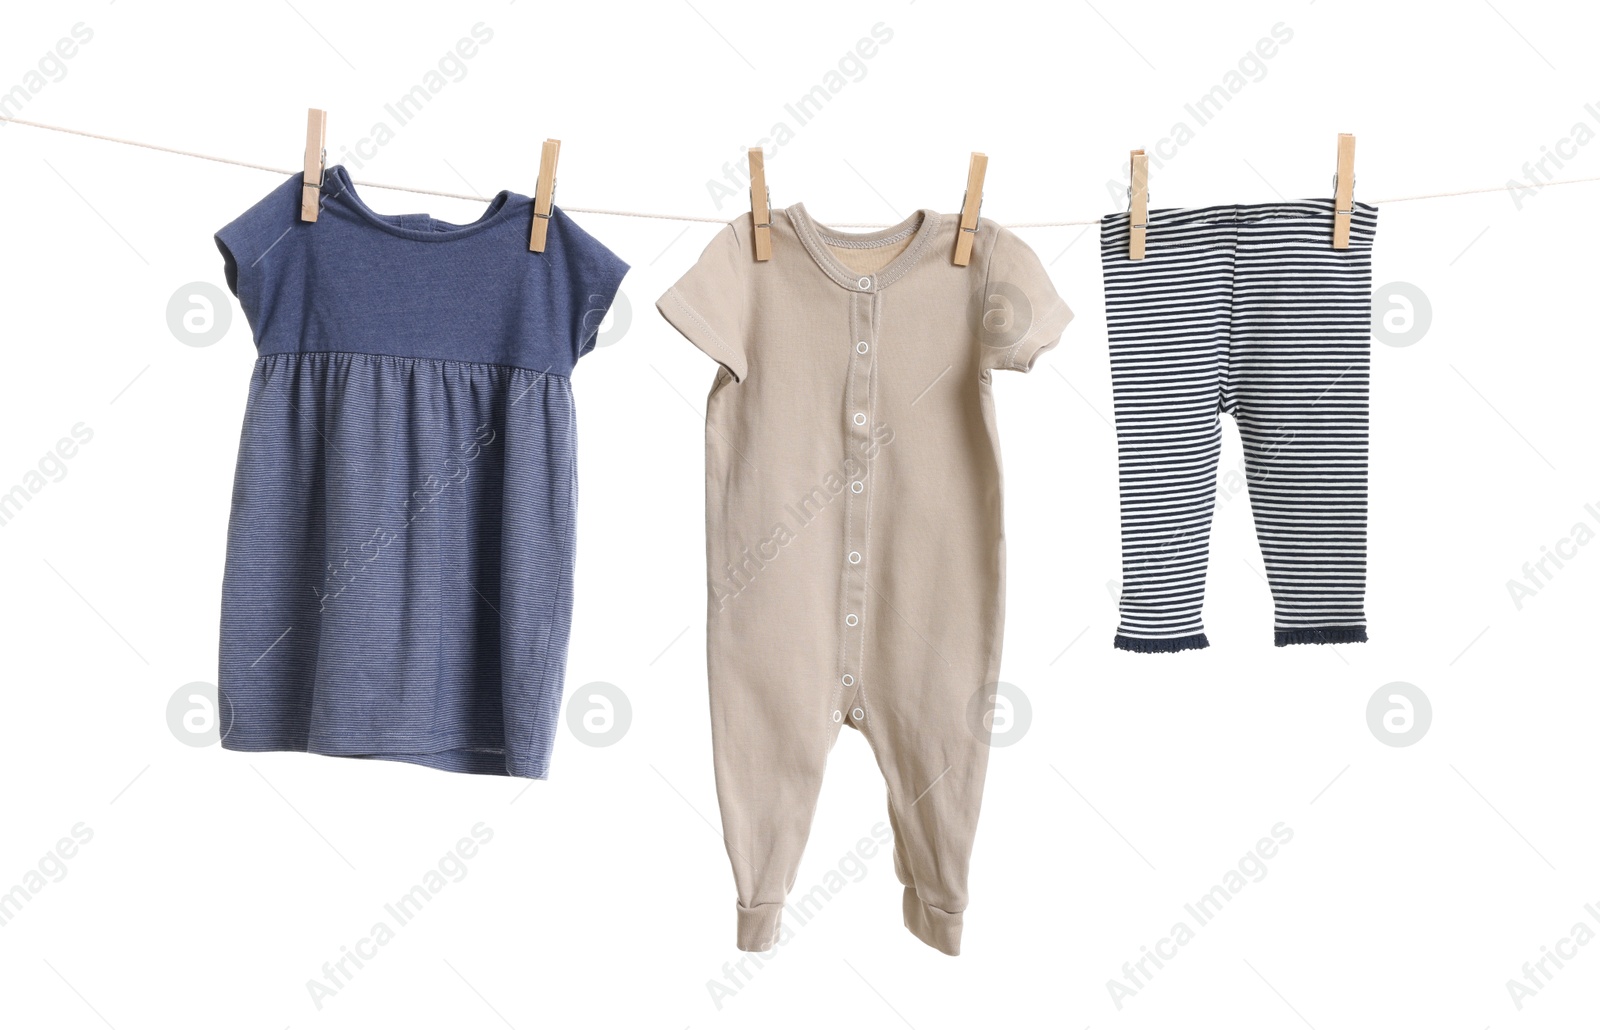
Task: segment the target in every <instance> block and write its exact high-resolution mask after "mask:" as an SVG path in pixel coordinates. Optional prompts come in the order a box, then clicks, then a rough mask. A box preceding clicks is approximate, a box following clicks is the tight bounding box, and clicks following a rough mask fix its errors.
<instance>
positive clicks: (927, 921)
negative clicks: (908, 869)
mask: <svg viewBox="0 0 1600 1030" xmlns="http://www.w3.org/2000/svg"><path fill="white" fill-rule="evenodd" d="M900 907H901V908H902V909H903V910H904V912H905V918H906V929H907V930H910V931H911V932H912V934H914V935H915V936H916V938H917V940H919V941H921V942H922V943H924V944H926V945H928V947H930V948H937V949H938V950H939V951H942V952H944V953H945V954H946V955H959V954H961V913H960V912H946V911H945V910H944V909H942V908H935V907H934V906H932V905H930V904H928V903H927V902H926V901H923V900H922V899H921V898H919V897H917V891H916V888H914V887H907V888H906V893H905V897H904V899H903V900H902V901H901V905H900Z"/></svg>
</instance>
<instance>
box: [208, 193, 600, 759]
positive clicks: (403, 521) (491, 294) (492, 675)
mask: <svg viewBox="0 0 1600 1030" xmlns="http://www.w3.org/2000/svg"><path fill="white" fill-rule="evenodd" d="M321 201H322V206H321V211H320V214H319V217H318V220H317V221H315V222H302V221H300V218H299V214H300V177H299V176H298V175H297V176H295V177H293V178H291V179H290V180H289V181H287V182H285V183H283V185H281V186H279V187H278V188H277V189H275V190H273V191H272V192H271V193H270V194H268V195H267V196H266V197H265V198H263V199H262V200H261V201H260V202H259V203H257V204H256V205H255V206H254V207H252V208H250V210H248V211H246V212H245V213H244V214H243V215H241V216H239V217H238V218H237V219H235V220H234V221H233V222H231V223H230V224H229V225H228V226H226V227H225V228H224V229H222V230H221V231H220V232H218V233H217V235H216V240H217V246H218V248H219V249H220V250H221V251H222V255H223V260H224V268H225V272H226V275H227V281H228V286H229V288H230V289H231V290H233V292H234V294H235V296H237V297H238V298H239V303H240V305H241V307H243V309H244V313H245V317H246V318H247V319H248V321H249V324H250V328H251V330H252V332H253V334H254V338H255V344H256V349H257V351H258V352H259V357H258V359H257V361H256V364H255V370H254V372H253V373H252V375H251V378H250V394H249V400H248V403H247V406H246V409H245V418H244V427H243V432H242V435H241V439H240V443H239V461H238V467H237V472H236V475H235V479H234V488H233V504H232V515H231V519H230V521H229V525H228V550H227V562H226V567H225V571H224V575H223V586H222V633H221V646H220V653H219V672H218V681H217V684H218V693H219V698H220V717H221V719H222V731H223V739H222V744H223V746H224V747H226V748H229V749H232V750H235V751H310V752H315V753H317V754H323V755H340V756H347V757H353V758H380V759H390V760H396V761H403V762H413V763H417V764H420V765H425V766H431V767H433V768H436V769H445V770H451V771H455V772H468V773H494V774H500V775H510V776H523V777H529V778H533V779H543V778H545V776H546V775H547V772H548V769H549V761H550V750H551V744H552V740H553V737H554V733H555V727H556V724H557V718H558V713H559V709H560V704H561V695H562V685H563V680H564V677H565V672H566V650H567V636H568V630H569V627H570V624H571V616H572V572H573V568H572V566H573V524H574V521H575V516H576V511H577V471H576V461H575V459H576V454H575V438H574V415H573V398H572V383H571V380H570V378H569V376H570V375H571V373H572V369H573V366H574V365H575V364H576V362H577V360H578V359H579V358H580V357H582V356H583V355H584V354H586V353H588V352H589V350H590V349H592V348H593V346H594V342H595V336H596V332H597V330H598V328H599V325H600V321H601V319H602V318H603V317H604V316H605V312H606V311H607V309H608V308H609V307H610V306H611V301H612V298H613V297H614V296H615V294H616V292H617V288H618V286H619V284H620V283H621V280H622V277H623V275H624V274H625V273H626V272H627V270H628V266H627V265H626V264H625V263H623V261H622V260H621V259H620V258H618V257H617V256H616V255H615V254H613V253H611V251H609V250H607V249H606V248H605V247H604V246H602V245H601V244H600V243H599V242H598V241H596V240H595V239H594V238H593V237H592V236H590V235H589V234H588V233H586V232H584V231H583V230H582V229H580V228H579V227H578V226H577V225H576V224H575V223H574V222H573V221H572V220H571V219H570V218H568V217H567V216H566V215H565V214H564V213H562V212H561V210H560V209H555V210H554V211H553V212H552V215H551V218H550V224H549V236H548V242H547V245H546V248H545V251H544V253H542V254H540V253H532V252H530V251H529V249H528V234H529V228H530V225H531V220H532V217H533V202H532V200H531V199H530V198H528V197H525V196H521V195H519V194H516V193H511V192H508V191H507V192H501V193H500V194H499V195H498V196H496V197H495V198H494V200H493V201H492V202H491V203H490V204H489V207H488V210H486V211H485V212H484V214H483V216H482V217H481V218H479V219H478V220H477V221H474V222H472V223H470V224H466V225H453V224H450V223H446V222H441V221H438V220H436V219H434V218H431V217H429V216H428V215H425V214H405V215H381V214H378V213H377V212H375V211H373V210H372V209H371V208H369V207H368V206H367V205H366V204H365V203H364V202H363V201H362V199H361V198H360V197H359V196H358V195H357V194H356V191H355V189H354V188H353V186H352V184H351V181H350V176H349V173H348V172H347V171H346V170H345V169H344V168H343V167H342V166H337V165H336V166H334V167H331V168H329V169H328V170H327V173H326V177H325V182H324V185H323V188H322V196H321Z"/></svg>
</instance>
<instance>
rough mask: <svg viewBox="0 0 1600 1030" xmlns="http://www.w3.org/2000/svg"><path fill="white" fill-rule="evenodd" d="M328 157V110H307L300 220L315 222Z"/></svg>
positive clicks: (320, 204)
mask: <svg viewBox="0 0 1600 1030" xmlns="http://www.w3.org/2000/svg"><path fill="white" fill-rule="evenodd" d="M327 158H328V112H326V111H322V110H319V109H317V108H315V107H313V108H309V109H307V110H306V166H305V175H304V177H303V178H301V180H300V220H301V221H302V222H315V221H316V220H317V211H318V209H319V208H320V207H321V206H322V171H323V168H324V167H325V166H326V164H327Z"/></svg>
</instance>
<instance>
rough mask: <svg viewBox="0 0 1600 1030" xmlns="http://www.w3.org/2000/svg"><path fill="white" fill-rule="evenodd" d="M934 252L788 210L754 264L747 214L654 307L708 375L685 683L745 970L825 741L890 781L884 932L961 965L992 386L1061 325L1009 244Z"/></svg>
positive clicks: (926, 245) (976, 750) (987, 684)
mask: <svg viewBox="0 0 1600 1030" xmlns="http://www.w3.org/2000/svg"><path fill="white" fill-rule="evenodd" d="M956 231H957V219H956V218H955V217H954V216H950V215H941V214H938V213H936V212H934V211H931V210H921V211H918V212H916V213H915V214H913V215H912V216H911V217H910V218H907V219H906V220H905V221H903V222H901V223H900V224H899V225H896V226H893V227H891V228H889V229H885V230H883V231H880V232H872V233H841V232H837V231H835V230H832V229H829V228H827V227H826V226H822V225H818V224H817V223H816V222H814V221H813V220H812V219H811V216H810V215H808V214H807V213H806V210H805V207H804V206H803V205H800V204H796V205H794V206H793V207H790V208H788V209H787V210H782V211H774V212H773V213H772V257H771V260H770V261H765V262H757V261H755V260H754V259H753V246H752V241H751V236H750V232H751V221H750V216H749V215H748V214H745V215H743V216H741V217H740V218H737V219H735V220H734V221H733V222H731V223H730V224H729V225H728V226H727V227H726V228H724V229H723V230H721V232H719V233H718V234H717V236H716V238H715V239H714V240H712V241H711V243H710V245H709V246H707V247H706V250H705V253H704V254H702V255H701V257H700V260H699V261H698V262H697V263H696V264H695V266H694V267H693V268H691V269H690V270H689V271H688V272H687V273H686V274H685V275H684V276H683V278H682V279H680V280H679V281H678V282H677V283H676V284H675V285H674V286H673V287H672V288H671V289H669V290H668V291H667V292H666V293H665V294H664V295H662V297H661V299H660V300H659V301H658V302H657V307H658V308H659V309H660V311H661V313H662V314H663V315H664V316H665V317H666V318H667V320H668V321H670V322H671V323H672V324H673V325H674V326H675V327H676V328H677V329H678V330H679V331H680V332H681V333H683V335H684V336H686V337H688V338H689V340H690V341H691V342H692V343H694V344H695V346H697V347H699V348H700V349H701V350H703V351H705V352H706V354H708V355H710V356H711V357H712V358H714V359H715V360H716V361H717V362H718V363H719V364H720V365H721V366H722V367H721V369H719V370H718V373H717V377H716V381H715V382H714V383H713V385H712V387H711V394H710V396H709V398H708V400H707V404H706V562H707V566H708V574H709V595H710V596H709V602H710V603H709V612H708V616H707V637H708V640H707V664H708V673H709V679H710V692H711V728H712V742H713V749H714V752H715V755H714V757H715V765H716V777H717V797H718V800H719V802H720V804H721V808H722V826H723V834H724V840H725V842H726V844H727V849H728V856H729V858H730V859H731V861H732V863H733V870H734V879H735V881H736V883H737V886H738V894H739V902H738V915H739V928H738V946H739V947H740V948H742V949H744V950H746V951H765V950H767V949H769V948H771V947H772V946H773V945H774V944H775V943H776V942H777V941H778V939H779V937H780V933H781V931H780V916H781V914H782V912H783V910H784V907H785V902H786V899H787V897H788V893H789V890H790V888H791V887H792V886H793V885H794V881H795V875H796V870H797V868H798V866H799V863H800V854H801V851H802V850H803V849H804V847H805V842H806V837H807V835H808V833H809V832H810V827H811V821H812V814H813V812H814V810H815V807H816V801H817V795H818V792H819V790H820V789H821V784H822V773H823V766H824V764H825V763H826V760H827V756H828V752H829V751H830V750H831V749H832V747H833V744H834V742H835V741H836V740H837V739H838V735H839V728H840V726H842V725H848V726H852V727H854V728H855V729H857V730H859V731H861V733H862V734H863V735H864V736H865V737H866V739H867V741H868V742H869V743H870V744H871V745H872V748H873V751H874V753H875V755H876V757H877V761H878V766H879V768H880V769H881V770H882V771H883V776H884V779H885V780H886V781H887V783H888V788H889V816H890V823H891V825H892V826H893V829H894V842H895V851H894V856H895V857H894V866H895V873H896V875H897V876H898V877H899V879H900V882H901V883H903V884H904V885H905V897H904V906H903V907H904V916H905V923H906V926H907V927H908V928H909V929H910V930H911V932H912V933H914V934H916V935H917V937H919V938H921V939H922V940H923V941H925V942H926V943H928V944H930V945H932V946H933V947H935V948H938V949H939V950H940V951H943V952H946V953H948V954H952V955H954V954H957V953H958V952H959V950H960V944H961V921H962V912H963V911H964V910H965V909H966V906H967V862H968V857H969V855H970V853H971V850H972V839H973V834H974V832H975V830H976V828H977V821H978V808H979V804H980V801H981V799H982V795H983V778H984V771H985V768H986V765H987V760H988V748H989V722H988V719H987V718H985V715H984V713H985V711H986V710H987V709H986V705H987V701H988V699H989V698H990V696H991V695H992V693H993V685H994V683H995V681H996V678H997V676H998V675H999V669H1000V642H1001V627H1002V622H1003V611H1004V586H1005V545H1004V537H1003V529H1002V521H1001V476H1000V455H999V446H998V440H997V438H996V435H995V419H994V408H993V403H992V400H991V397H990V384H989V377H990V372H991V371H992V370H994V369H1015V370H1017V371H1026V370H1027V369H1028V368H1030V367H1031V366H1032V365H1033V362H1034V359H1035V358H1036V357H1037V356H1038V355H1039V353H1040V352H1042V351H1044V350H1046V349H1048V348H1049V347H1051V346H1053V345H1054V344H1055V343H1056V341H1057V340H1058V339H1059V338H1060V335H1061V331H1062V329H1063V328H1064V327H1065V326H1066V324H1067V322H1068V321H1069V320H1070V319H1071V317H1072V313H1071V312H1070V311H1069V310H1068V309H1067V306H1066V304H1064V303H1063V302H1062V300H1061V298H1060V297H1058V296H1057V295H1056V292H1055V289H1054V288H1053V287H1052V286H1051V283H1050V279H1049V277H1048V276H1047V275H1046V274H1045V270H1044V268H1043V266H1042V265H1041V264H1040V263H1039V259H1038V258H1037V257H1036V256H1035V255H1034V253H1033V251H1032V250H1030V249H1029V248H1028V246H1027V245H1026V244H1025V243H1023V242H1022V241H1021V240H1020V239H1018V238H1017V237H1016V236H1015V235H1014V234H1013V233H1011V232H1009V231H1007V230H1005V229H1002V228H1001V227H999V226H998V225H996V224H995V223H993V222H991V221H988V220H984V221H981V222H980V223H979V228H978V233H977V237H976V240H975V245H974V249H973V254H972V260H971V263H970V264H969V265H967V266H965V267H961V266H957V265H955V264H954V263H953V262H952V261H951V253H952V251H953V250H954V246H955V234H956ZM811 903H812V899H809V898H806V899H801V900H800V901H799V902H797V904H798V905H799V906H800V909H799V911H798V912H797V913H796V915H797V916H798V917H799V919H800V921H802V922H803V921H804V919H805V918H806V917H807V916H808V915H809V914H810V913H809V912H808V911H807V910H806V908H805V906H807V905H808V904H811Z"/></svg>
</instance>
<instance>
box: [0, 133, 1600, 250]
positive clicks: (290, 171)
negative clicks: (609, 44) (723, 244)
mask: <svg viewBox="0 0 1600 1030" xmlns="http://www.w3.org/2000/svg"><path fill="white" fill-rule="evenodd" d="M0 122H5V123H8V124H13V125H26V126H28V127H29V128H34V129H46V130H48V131H50V132H62V133H66V134H68V135H70V136H82V137H84V138H85V139H97V140H103V141H105V142H106V143H120V144H122V145H123V146H125V147H142V148H143V149H145V150H156V151H160V152H161V153H163V154H176V155H178V156H179V157H192V158H197V159H199V160H201V161H215V162H217V163H218V164H225V165H234V166H236V167H239V168H253V169H255V170H256V171H258V172H274V173H276V174H278V175H296V174H298V173H300V172H301V171H302V169H298V168H276V167H273V166H272V165H259V164H255V163H253V162H250V161H238V160H235V159H234V158H231V157H217V156H216V155H215V154H200V153H196V152H195V151H192V150H179V149H178V148H177V147H163V146H161V145H160V144H157V143H143V142H140V141H139V140H133V139H122V138H120V137H117V136H107V135H104V134H102V133H98V132H85V131H84V130H83V129H69V128H67V127H65V126H62V125H47V124H45V123H44V122H31V121H28V120H27V119H24V118H6V117H0ZM351 181H352V182H354V183H355V184H356V185H357V186H368V187H371V188H372V189H379V190H394V191H395V192H397V193H415V194H419V195H421V196H427V197H448V198H450V199H452V200H471V201H476V202H478V203H480V204H487V203H488V202H489V201H490V200H491V199H493V198H491V197H479V196H475V195H473V194H471V193H451V192H449V191H448V190H430V189H423V188H421V187H418V186H395V185H393V184H391V183H384V182H371V181H369V180H366V179H353V180H351ZM1584 182H1600V175H1591V176H1587V177H1585V178H1580V179H1550V180H1548V181H1545V182H1539V183H1532V184H1530V185H1529V186H1519V185H1517V184H1514V183H1507V184H1506V185H1504V186H1483V187H1479V188H1477V189H1467V190H1449V191H1447V192H1444V193H1414V194H1412V195H1410V196H1406V197H1386V198H1384V199H1382V200H1370V201H1367V203H1369V204H1403V203H1406V202H1408V201H1413V200H1437V199H1439V198H1442V197H1467V196H1472V195H1474V194H1479V193H1505V192H1508V191H1510V190H1513V189H1529V188H1537V189H1543V188H1544V187H1546V186H1573V185H1576V184H1578V183H1584ZM562 210H564V211H574V212H577V213H578V214H585V215H612V216H615V217H618V218H656V219H661V220H664V221H669V222H710V223H713V224H716V225H721V224H723V223H725V222H727V219H726V218H714V217H706V216H704V215H670V214H667V215H664V214H656V213H654V212H651V211H622V210H618V209H615V208H604V207H566V206H565V205H563V207H562ZM832 224H833V225H834V226H836V227H837V228H841V229H870V228H876V227H878V226H881V225H882V224H883V223H882V222H835V223H832ZM1003 224H1004V225H1005V227H1006V228H1008V229H1056V228H1062V227H1065V226H1073V225H1098V224H1100V219H1098V218H1088V219H1080V220H1077V221H1069V222H1007V223H1003Z"/></svg>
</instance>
